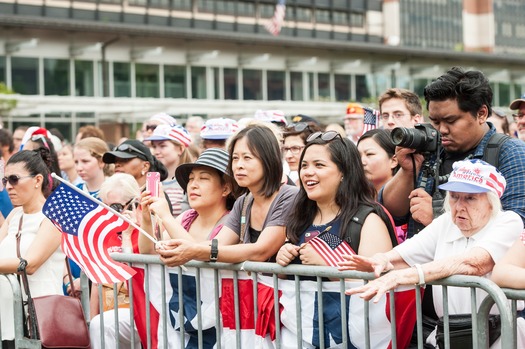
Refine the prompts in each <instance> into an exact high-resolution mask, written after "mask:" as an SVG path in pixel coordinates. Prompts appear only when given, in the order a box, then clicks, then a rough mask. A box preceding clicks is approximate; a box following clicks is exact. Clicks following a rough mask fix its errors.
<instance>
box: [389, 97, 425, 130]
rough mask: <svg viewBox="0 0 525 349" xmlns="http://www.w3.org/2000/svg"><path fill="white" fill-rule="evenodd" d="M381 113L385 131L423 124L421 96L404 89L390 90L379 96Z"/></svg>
mask: <svg viewBox="0 0 525 349" xmlns="http://www.w3.org/2000/svg"><path fill="white" fill-rule="evenodd" d="M379 111H380V113H381V114H380V117H381V122H382V125H383V128H384V129H387V130H392V129H394V127H414V125H415V124H418V123H420V122H423V111H422V107H421V101H420V100H419V96H418V95H416V94H415V93H414V92H412V91H409V90H405V89H402V88H389V89H388V90H386V91H385V92H384V93H383V94H382V95H381V96H379Z"/></svg>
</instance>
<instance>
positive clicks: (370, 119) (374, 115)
mask: <svg viewBox="0 0 525 349" xmlns="http://www.w3.org/2000/svg"><path fill="white" fill-rule="evenodd" d="M363 109H364V111H365V117H364V120H363V123H364V124H365V127H364V128H363V134H365V133H366V132H367V131H370V130H373V129H376V128H377V127H378V126H379V110H375V109H372V108H369V107H363Z"/></svg>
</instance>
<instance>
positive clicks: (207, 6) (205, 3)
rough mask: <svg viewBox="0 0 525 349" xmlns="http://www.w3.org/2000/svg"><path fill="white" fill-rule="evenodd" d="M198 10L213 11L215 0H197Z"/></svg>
mask: <svg viewBox="0 0 525 349" xmlns="http://www.w3.org/2000/svg"><path fill="white" fill-rule="evenodd" d="M199 12H211V13H214V12H215V0H199Z"/></svg>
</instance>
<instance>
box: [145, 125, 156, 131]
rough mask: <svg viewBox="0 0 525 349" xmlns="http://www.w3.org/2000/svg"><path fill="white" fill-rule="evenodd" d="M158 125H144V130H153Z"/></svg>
mask: <svg viewBox="0 0 525 349" xmlns="http://www.w3.org/2000/svg"><path fill="white" fill-rule="evenodd" d="M157 126H158V125H146V127H145V129H146V131H155V129H156V128H157Z"/></svg>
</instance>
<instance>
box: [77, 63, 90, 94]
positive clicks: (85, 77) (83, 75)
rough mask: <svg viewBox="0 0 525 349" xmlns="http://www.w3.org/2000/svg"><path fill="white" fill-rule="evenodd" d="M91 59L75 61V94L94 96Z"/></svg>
mask: <svg viewBox="0 0 525 349" xmlns="http://www.w3.org/2000/svg"><path fill="white" fill-rule="evenodd" d="M94 95H95V89H94V71H93V62H92V61H75V96H90V97H92V96H94Z"/></svg>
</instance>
